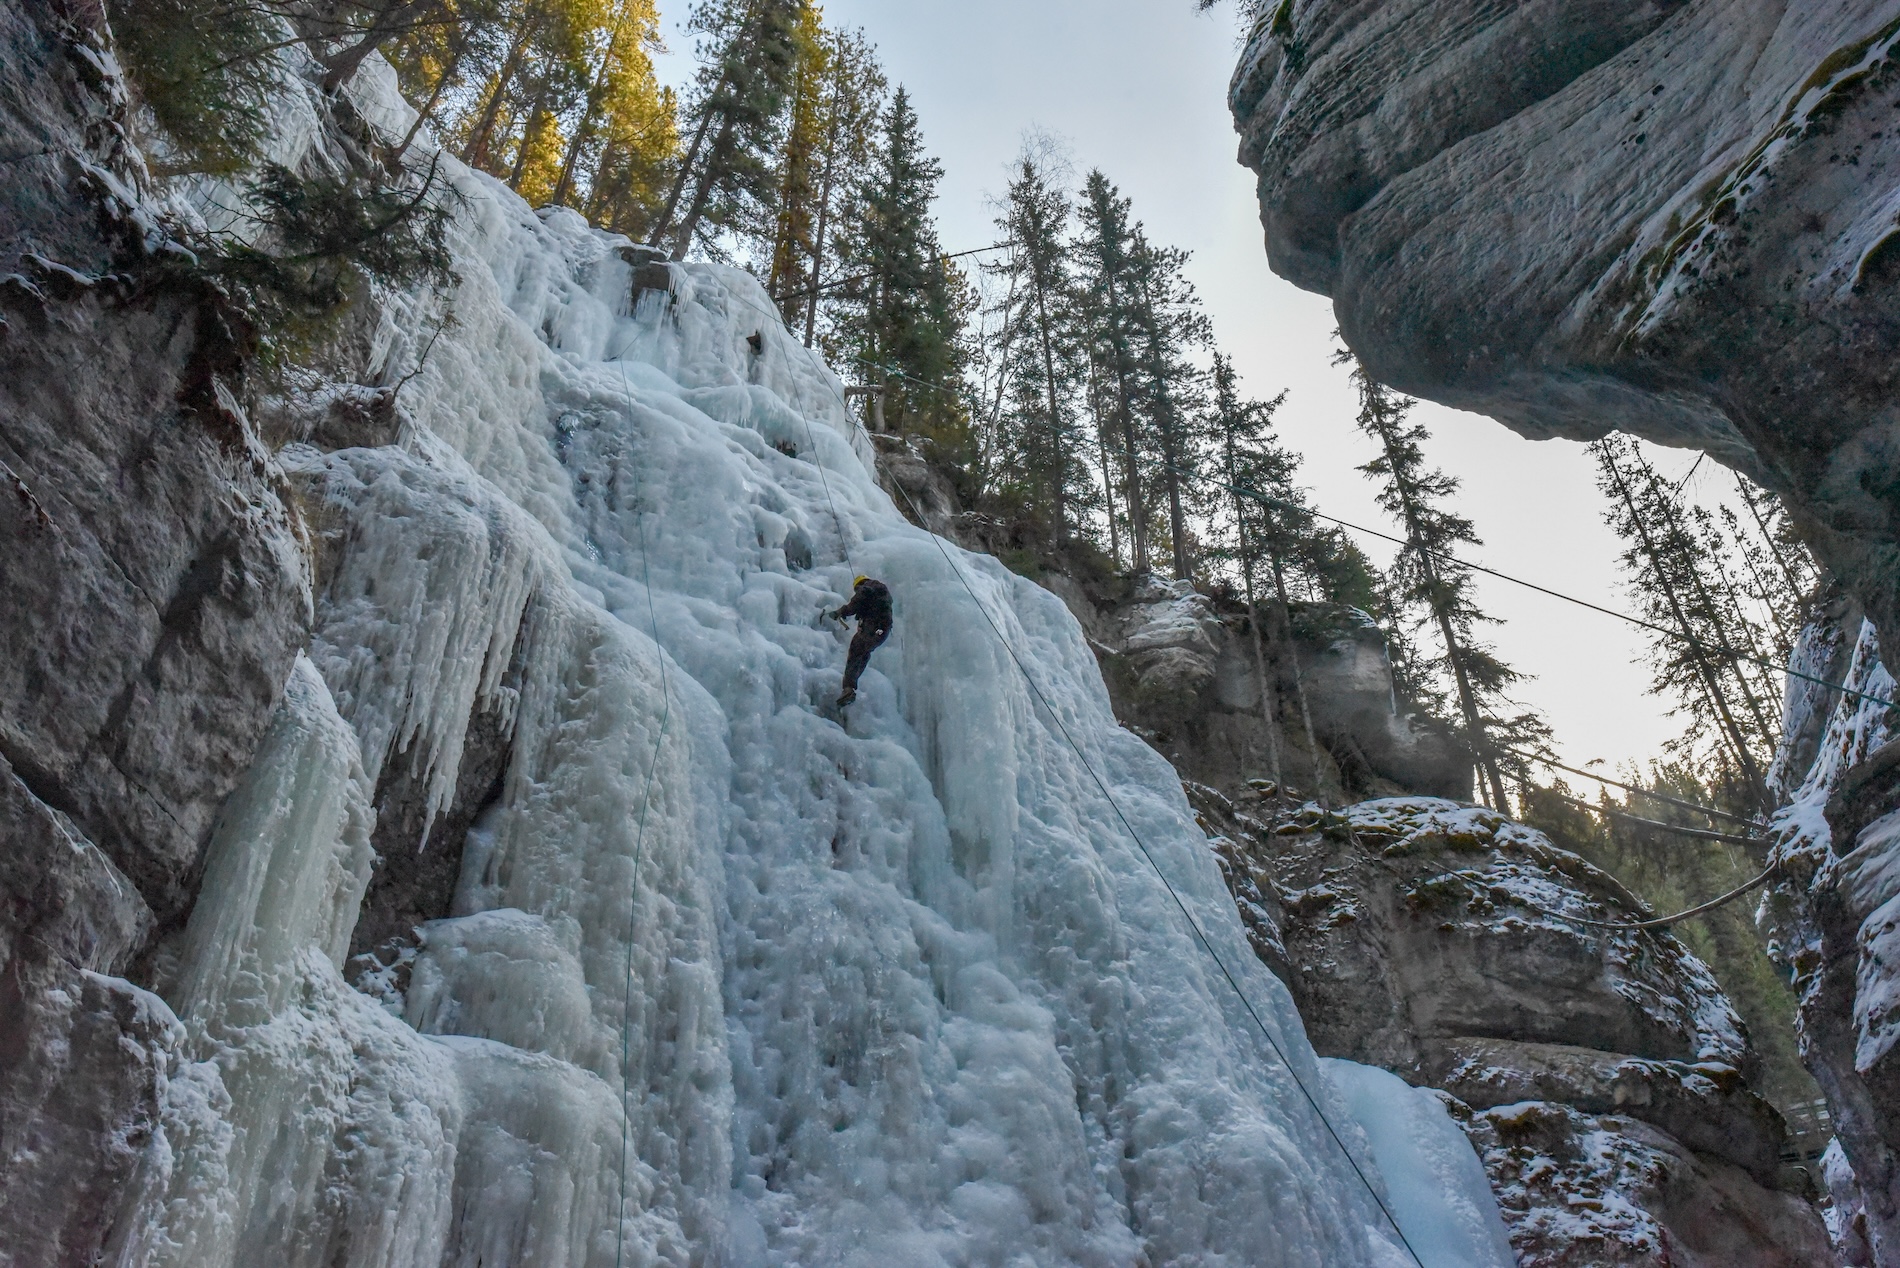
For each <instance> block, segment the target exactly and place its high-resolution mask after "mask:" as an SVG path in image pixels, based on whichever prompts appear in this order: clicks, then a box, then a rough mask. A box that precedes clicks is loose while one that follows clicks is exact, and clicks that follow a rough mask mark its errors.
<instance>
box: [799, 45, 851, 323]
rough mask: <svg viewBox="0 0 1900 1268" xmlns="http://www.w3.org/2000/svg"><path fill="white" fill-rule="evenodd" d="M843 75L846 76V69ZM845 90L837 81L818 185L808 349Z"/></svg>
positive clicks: (821, 270) (807, 311) (807, 296)
mask: <svg viewBox="0 0 1900 1268" xmlns="http://www.w3.org/2000/svg"><path fill="white" fill-rule="evenodd" d="M838 73H839V75H840V76H842V75H843V74H844V69H843V67H840V68H839V71H838ZM842 92H843V88H842V87H841V85H840V83H838V82H834V83H833V84H832V86H831V127H830V135H829V136H828V137H826V139H825V171H824V175H823V176H822V177H820V178H819V182H818V224H817V226H816V228H815V229H814V231H813V233H812V241H811V279H810V280H809V281H808V282H807V283H806V286H807V287H808V288H809V289H808V290H807V291H806V293H805V346H806V347H807V348H809V347H811V341H812V338H813V336H814V335H815V334H816V333H817V330H818V286H819V282H820V279H821V278H822V277H823V276H824V270H825V235H826V234H827V233H829V232H830V228H829V224H830V220H831V179H832V173H833V169H834V168H835V167H836V166H837V159H838V98H839V96H840V95H841V94H842Z"/></svg>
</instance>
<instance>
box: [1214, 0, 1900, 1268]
mask: <svg viewBox="0 0 1900 1268" xmlns="http://www.w3.org/2000/svg"><path fill="white" fill-rule="evenodd" d="M1897 39H1900V4H1895V3H1893V0H1838V2H1836V0H1827V2H1823V0H1742V2H1736V0H1651V2H1647V3H1637V4H1598V3H1539V2H1536V0H1531V2H1527V3H1519V4H1491V3H1482V2H1480V0H1454V2H1452V3H1428V2H1426V0H1286V2H1285V3H1282V4H1279V5H1271V6H1268V7H1267V8H1266V9H1265V11H1264V12H1263V13H1262V14H1261V17H1260V20H1259V21H1258V23H1257V24H1256V25H1255V27H1254V28H1253V30H1252V31H1251V32H1250V36H1249V39H1248V40H1247V43H1246V45H1245V49H1244V51H1243V55H1242V57H1241V61H1240V65H1239V68H1238V70H1237V72H1236V74H1235V77H1234V79H1233V81H1232V84H1231V98H1230V99H1231V104H1232V106H1233V112H1234V119H1235V123H1236V127H1237V128H1238V130H1239V132H1240V135H1241V138H1242V140H1241V160H1242V161H1243V162H1244V163H1246V164H1247V165H1249V166H1250V167H1252V168H1253V169H1254V170H1255V172H1256V173H1257V174H1258V176H1259V193H1260V205H1261V214H1262V221H1263V224H1264V226H1265V229H1266V244H1267V251H1268V256H1269V259H1270V260H1271V262H1272V265H1273V267H1274V269H1275V270H1276V271H1277V272H1279V273H1280V274H1281V275H1282V276H1285V277H1287V278H1289V279H1291V280H1292V281H1294V282H1295V283H1296V284H1298V285H1300V286H1303V287H1306V288H1307V289H1310V290H1315V291H1319V292H1321V293H1324V294H1327V295H1330V296H1332V298H1333V300H1334V303H1335V306H1336V309H1337V311H1338V315H1339V319H1340V324H1341V327H1342V330H1343V331H1344V333H1345V336H1346V338H1347V340H1348V341H1349V342H1350V343H1351V345H1352V346H1353V348H1354V349H1355V350H1356V351H1358V352H1359V353H1360V354H1361V355H1362V356H1363V357H1364V359H1365V360H1366V362H1367V364H1368V365H1369V366H1370V367H1371V369H1372V371H1373V372H1374V373H1375V374H1377V375H1379V376H1380V377H1381V378H1383V379H1385V380H1387V381H1388V382H1390V383H1392V384H1394V385H1395V386H1397V387H1399V388H1401V389H1403V390H1405V391H1409V392H1413V393H1416V394H1418V395H1421V396H1425V397H1429V398H1432V399H1435V400H1439V401H1443V402H1445V403H1447V404H1451V405H1455V406H1459V407H1462V408H1466V409H1471V410H1475V411H1478V412H1481V413H1486V414H1490V415H1491V416H1493V417H1495V418H1497V419H1498V420H1500V421H1501V422H1503V423H1505V424H1506V425H1508V426H1510V427H1512V428H1514V429H1516V430H1518V431H1519V432H1521V433H1523V434H1525V435H1527V436H1531V437H1545V436H1569V437H1574V438H1579V439H1587V438H1593V437H1595V436H1599V435H1602V434H1604V433H1605V432H1607V431H1610V430H1621V431H1626V432H1630V433H1633V434H1636V435H1640V436H1644V437H1647V438H1649V439H1652V440H1655V441H1657V442H1660V443H1664V444H1672V445H1680V446H1686V447H1694V448H1700V449H1703V450H1705V451H1706V452H1708V453H1710V454H1711V455H1713V456H1715V457H1716V458H1718V459H1720V460H1721V461H1723V462H1726V463H1728V464H1730V465H1731V466H1734V467H1736V468H1737V469H1739V470H1742V471H1745V472H1747V473H1748V474H1750V475H1751V476H1752V477H1753V478H1755V479H1758V480H1761V481H1763V482H1765V483H1766V484H1768V485H1769V486H1770V487H1772V488H1774V489H1775V490H1776V491H1777V492H1779V493H1780V494H1781V495H1782V496H1783V497H1784V498H1785V499H1786V500H1787V502H1788V504H1789V505H1790V507H1791V508H1793V510H1794V511H1795V513H1796V517H1797V522H1798V523H1799V525H1800V527H1801V529H1802V531H1803V533H1804V535H1805V536H1806V537H1807V539H1808V540H1809V542H1810V544H1811V545H1812V546H1813V547H1814V548H1815V550H1816V553H1817V554H1818V556H1819V557H1820V558H1821V560H1822V561H1823V562H1824V563H1825V564H1826V565H1827V566H1828V568H1829V569H1830V570H1831V571H1832V572H1833V574H1834V575H1835V576H1836V577H1837V578H1838V579H1839V581H1840V582H1841V584H1842V585H1843V586H1844V588H1845V592H1846V593H1845V595H1843V596H1842V597H1840V598H1838V599H1836V600H1834V601H1832V608H1831V610H1830V611H1829V612H1828V613H1827V614H1825V616H1824V617H1823V618H1821V619H1820V620H1819V621H1818V622H1817V624H1816V625H1815V626H1813V627H1811V629H1810V631H1809V634H1808V636H1807V638H1806V640H1805V642H1804V645H1803V647H1802V649H1801V650H1800V651H1799V652H1798V653H1797V664H1798V665H1801V666H1803V667H1804V672H1806V673H1809V674H1812V675H1815V676H1817V677H1822V678H1825V679H1826V680H1828V681H1829V682H1834V683H1840V682H1842V681H1843V680H1845V681H1846V682H1847V684H1848V686H1849V687H1850V689H1851V690H1854V691H1859V692H1862V693H1864V694H1862V695H1859V696H1854V695H1847V694H1843V693H1840V692H1832V693H1830V692H1828V691H1825V690H1821V689H1818V688H1815V687H1814V686H1813V685H1812V684H1807V683H1803V682H1799V681H1797V682H1795V683H1792V684H1791V687H1790V691H1789V696H1788V702H1787V708H1786V715H1785V723H1784V731H1785V735H1784V738H1783V743H1782V751H1781V754H1780V757H1779V758H1778V760H1777V762H1776V780H1777V785H1778V788H1779V790H1780V792H1781V795H1782V796H1783V797H1784V798H1785V799H1786V800H1787V802H1788V803H1789V804H1788V805H1787V806H1786V807H1785V808H1784V809H1783V810H1782V812H1781V813H1780V814H1779V815H1778V816H1777V818H1776V821H1775V831H1776V834H1777V838H1778V840H1779V842H1780V845H1779V846H1778V849H1777V854H1776V857H1777V858H1778V859H1779V860H1780V861H1781V862H1782V864H1783V870H1782V872H1781V873H1780V875H1779V876H1778V878H1777V881H1776V884H1775V886H1774V889H1773V891H1772V895H1771V901H1770V902H1768V903H1767V904H1766V905H1765V907H1764V915H1765V917H1766V918H1767V925H1768V927H1769V928H1770V929H1771V930H1772V931H1773V933H1774V936H1775V938H1776V942H1775V944H1774V949H1775V951H1776V952H1777V954H1779V955H1780V956H1781V958H1782V961H1783V963H1784V965H1785V967H1786V968H1787V969H1788V971H1789V972H1790V974H1791V976H1792V977H1793V980H1794V983H1795V986H1796V988H1797V990H1798V991H1800V992H1801V1001H1802V1002H1801V1016H1800V1024H1801V1040H1802V1046H1803V1053H1804V1060H1805V1061H1806V1063H1807V1064H1808V1066H1809V1068H1810V1069H1811V1070H1812V1071H1813V1073H1814V1074H1815V1077H1816V1079H1817V1080H1818V1081H1819V1082H1820V1084H1821V1085H1822V1087H1823V1089H1824V1090H1825V1091H1826V1093H1827V1096H1828V1100H1829V1104H1830V1108H1831V1111H1832V1114H1833V1117H1834V1121H1835V1124H1836V1128H1837V1132H1838V1134H1837V1138H1836V1144H1835V1150H1834V1152H1833V1154H1832V1155H1831V1156H1830V1162H1829V1166H1828V1168H1827V1172H1828V1176H1829V1182H1830V1187H1831V1189H1832V1191H1833V1196H1834V1213H1833V1216H1832V1219H1833V1224H1834V1231H1835V1233H1836V1235H1837V1243H1838V1247H1839V1250H1840V1253H1842V1254H1843V1255H1844V1256H1846V1257H1847V1259H1848V1261H1849V1262H1853V1263H1857V1264H1858V1263H1882V1264H1893V1263H1900V1126H1897V1125H1896V1122H1897V1119H1896V1106H1900V1083H1896V1081H1895V1080H1894V1077H1893V1075H1892V1072H1891V1070H1890V1069H1889V1067H1890V1065H1891V1062H1892V1057H1891V1052H1892V1044H1891V1042H1890V1038H1889V1035H1890V1027H1889V1017H1890V1012H1891V1009H1890V1001H1891V999H1892V998H1893V995H1894V992H1895V982H1896V980H1897V979H1900V969H1897V968H1896V967H1895V966H1896V965H1897V964H1900V958H1896V957H1895V956H1894V955H1893V954H1892V953H1891V950H1890V942H1891V939H1892V929H1891V923H1892V922H1891V910H1890V908H1889V907H1888V906H1887V904H1888V903H1889V902H1890V901H1891V900H1892V898H1893V886H1892V883H1891V881H1890V879H1889V877H1890V876H1891V875H1892V874H1893V872H1894V868H1893V860H1894V858H1895V857H1896V843H1895V841H1894V840H1893V837H1892V832H1891V824H1892V819H1893V814H1894V813H1895V811H1896V810H1900V783H1897V782H1896V781H1895V780H1894V779H1893V777H1892V774H1891V771H1892V769H1893V762H1894V758H1893V757H1892V755H1891V753H1890V752H1889V751H1888V750H1887V749H1885V748H1883V745H1887V744H1889V743H1890V741H1891V736H1892V734H1893V730H1892V728H1893V723H1894V718H1893V713H1892V710H1891V709H1890V708H1888V707H1886V706H1885V705H1884V703H1883V702H1884V701H1885V700H1887V699H1889V698H1890V693H1891V690H1892V685H1891V679H1890V678H1888V677H1887V676H1886V672H1885V670H1884V669H1882V668H1881V666H1880V664H1879V635H1881V634H1884V635H1885V636H1886V638H1887V639H1888V641H1889V646H1891V643H1892V640H1893V639H1894V638H1895V637H1896V631H1900V413H1897V410H1900V393H1897V392H1896V385H1895V381H1894V378H1893V356H1892V349H1893V348H1894V346H1895V344H1896V336H1897V335H1900V266H1897V265H1896V261H1900V219H1896V209H1900V126H1896V124H1897V123H1900V64H1896V60H1895V57H1894V48H1895V43H1896V40H1897ZM1863 618H1865V620H1863Z"/></svg>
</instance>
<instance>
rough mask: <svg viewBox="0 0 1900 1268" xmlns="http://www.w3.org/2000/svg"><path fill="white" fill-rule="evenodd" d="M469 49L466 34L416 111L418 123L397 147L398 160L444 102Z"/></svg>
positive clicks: (407, 150)
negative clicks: (438, 104) (444, 96)
mask: <svg viewBox="0 0 1900 1268" xmlns="http://www.w3.org/2000/svg"><path fill="white" fill-rule="evenodd" d="M467 48H468V37H467V35H466V34H464V36H463V37H462V39H460V40H459V41H457V42H456V45H455V51H454V52H453V53H451V54H449V64H448V65H447V66H444V67H443V68H442V73H441V74H440V75H438V76H437V77H436V81H435V84H434V86H433V87H431V88H430V89H429V97H428V100H426V101H424V102H423V103H422V108H421V109H420V110H418V111H416V121H415V122H414V123H412V124H410V125H409V131H407V132H405V133H403V137H402V144H401V145H398V146H397V147H396V155H395V156H396V157H397V158H399V159H400V158H401V157H402V156H403V155H405V154H407V153H408V152H409V147H410V145H412V144H414V142H415V139H416V134H417V133H419V132H421V131H422V125H423V124H425V123H427V122H428V121H429V116H430V115H432V114H434V113H435V107H436V103H437V102H439V101H441V100H442V92H443V90H444V89H446V88H447V87H448V86H449V81H450V80H452V79H454V78H455V72H456V70H457V69H458V68H459V67H460V66H461V64H462V53H463V52H464V51H465V50H466V49H467Z"/></svg>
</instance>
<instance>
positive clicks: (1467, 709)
mask: <svg viewBox="0 0 1900 1268" xmlns="http://www.w3.org/2000/svg"><path fill="white" fill-rule="evenodd" d="M1379 438H1380V441H1381V443H1382V444H1383V446H1384V448H1385V457H1386V462H1387V463H1388V464H1389V465H1390V466H1391V468H1392V487H1393V488H1394V489H1396V490H1398V494H1399V504H1400V506H1401V507H1402V508H1403V509H1404V512H1405V535H1406V537H1407V538H1408V539H1409V540H1410V547H1411V550H1412V551H1413V553H1414V554H1416V555H1417V556H1418V565H1419V568H1420V569H1421V570H1422V571H1423V572H1424V573H1425V584H1426V586H1427V587H1429V589H1430V591H1431V605H1432V616H1433V618H1434V619H1435V620H1436V621H1437V623H1438V632H1439V635H1440V637H1442V638H1443V639H1444V640H1445V660H1446V662H1447V663H1448V664H1449V665H1450V666H1451V676H1452V681H1453V683H1454V684H1456V686H1457V688H1458V707H1459V711H1460V712H1462V713H1463V714H1464V715H1465V727H1466V729H1467V730H1468V731H1469V732H1470V733H1471V740H1472V747H1473V749H1474V750H1475V751H1474V753H1473V756H1474V757H1476V759H1477V762H1478V771H1479V774H1480V775H1481V776H1482V778H1483V781H1484V782H1486V783H1488V784H1489V785H1490V787H1491V796H1492V797H1493V798H1494V801H1493V803H1492V808H1493V809H1495V810H1497V811H1499V812H1500V813H1503V814H1509V813H1510V811H1511V803H1510V802H1509V801H1507V800H1506V799H1505V796H1504V778H1503V776H1502V775H1500V774H1499V773H1498V763H1497V756H1496V755H1495V754H1494V753H1492V751H1491V744H1490V741H1489V739H1488V738H1487V737H1486V735H1485V730H1484V719H1483V716H1482V715H1481V714H1480V713H1479V712H1478V697H1477V693H1476V692H1474V691H1473V690H1472V689H1471V674H1470V672H1469V671H1468V670H1467V669H1466V667H1465V657H1464V649H1463V648H1461V647H1460V646H1459V645H1458V634H1457V630H1456V629H1455V628H1454V627H1453V625H1452V622H1451V611H1450V609H1449V608H1448V607H1447V606H1446V599H1445V594H1444V587H1443V585H1442V584H1441V583H1440V582H1439V579H1438V569H1436V568H1435V567H1433V566H1432V555H1431V551H1430V550H1429V549H1428V548H1427V547H1426V545H1425V535H1424V532H1423V531H1422V530H1421V528H1420V526H1419V514H1418V507H1417V505H1416V504H1415V503H1414V501H1413V499H1412V491H1411V490H1410V489H1409V488H1407V487H1406V485H1405V482H1404V480H1403V479H1402V478H1400V476H1399V460H1398V455H1397V454H1396V453H1395V452H1394V451H1393V448H1392V439H1391V437H1390V435H1389V434H1388V433H1387V430H1386V427H1385V426H1381V427H1380V429H1379Z"/></svg>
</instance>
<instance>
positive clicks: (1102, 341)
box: [1075, 168, 1149, 576]
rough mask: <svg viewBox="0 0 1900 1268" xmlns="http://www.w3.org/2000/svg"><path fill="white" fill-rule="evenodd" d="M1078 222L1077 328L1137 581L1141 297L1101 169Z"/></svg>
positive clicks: (1144, 514)
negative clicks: (1120, 505) (1115, 469)
mask: <svg viewBox="0 0 1900 1268" xmlns="http://www.w3.org/2000/svg"><path fill="white" fill-rule="evenodd" d="M1078 221H1079V227H1080V233H1079V234H1078V236H1077V239H1076V243H1075V258H1076V264H1077V285H1076V323H1077V327H1078V329H1079V331H1080V334H1081V337H1082V340H1083V344H1084V349H1085V354H1086V356H1087V358H1088V379H1089V403H1090V410H1091V412H1092V413H1093V415H1094V418H1095V433H1096V444H1097V447H1098V452H1099V453H1100V454H1101V456H1102V465H1103V472H1102V482H1103V487H1104V488H1105V489H1106V490H1107V491H1108V494H1109V500H1108V507H1107V510H1108V525H1109V530H1110V545H1111V548H1112V549H1113V550H1114V551H1115V553H1116V554H1117V555H1119V553H1120V550H1119V542H1118V541H1117V540H1116V537H1117V534H1116V529H1117V520H1116V508H1115V503H1114V491H1115V489H1116V488H1117V486H1119V488H1120V491H1121V499H1122V511H1123V514H1124V515H1125V517H1126V518H1125V521H1124V522H1125V523H1126V524H1127V525H1128V536H1129V570H1130V571H1131V572H1133V573H1134V574H1135V575H1137V576H1140V575H1142V574H1144V573H1146V572H1147V571H1148V562H1149V554H1148V550H1149V547H1148V528H1149V524H1148V509H1147V507H1148V503H1147V498H1146V495H1145V491H1144V489H1143V477H1144V474H1145V464H1144V462H1143V460H1142V456H1141V455H1142V443H1141V434H1140V433H1141V420H1140V416H1139V414H1138V411H1137V395H1138V385H1139V383H1140V381H1141V366H1140V358H1139V352H1138V349H1137V346H1136V339H1137V334H1138V330H1137V314H1138V310H1139V305H1140V300H1139V294H1140V292H1139V288H1138V286H1137V285H1136V282H1135V278H1134V272H1135V260H1134V249H1135V237H1134V226H1133V224H1132V222H1131V221H1130V219H1129V202H1128V200H1127V199H1126V198H1123V197H1122V196H1121V191H1119V190H1118V189H1116V188H1115V186H1114V185H1112V184H1110V183H1109V179H1108V177H1107V176H1105V175H1103V174H1102V172H1101V170H1100V169H1099V168H1098V169H1096V170H1094V171H1091V172H1090V173H1089V174H1088V178H1087V180H1086V181H1085V182H1084V184H1083V189H1082V203H1081V207H1080V209H1079V215H1078ZM1111 455H1112V457H1111ZM1111 464H1112V465H1113V466H1115V467H1118V468H1119V470H1118V471H1117V472H1116V473H1115V476H1111V475H1110V467H1111Z"/></svg>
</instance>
